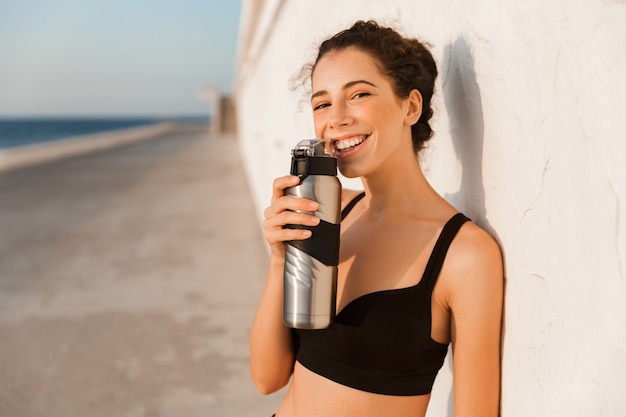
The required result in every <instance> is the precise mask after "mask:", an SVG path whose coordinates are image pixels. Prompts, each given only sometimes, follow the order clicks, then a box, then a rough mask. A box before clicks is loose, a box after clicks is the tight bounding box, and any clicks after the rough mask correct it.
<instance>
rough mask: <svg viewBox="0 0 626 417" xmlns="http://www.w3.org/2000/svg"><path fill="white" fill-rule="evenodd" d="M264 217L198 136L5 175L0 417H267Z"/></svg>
mask: <svg viewBox="0 0 626 417" xmlns="http://www.w3.org/2000/svg"><path fill="white" fill-rule="evenodd" d="M258 218H259V216H258V213H257V212H256V209H255V208H254V207H253V205H252V200H251V198H250V195H249V190H248V186H247V184H246V180H245V177H244V173H243V170H242V166H241V160H240V157H239V153H238V145H237V141H236V137H234V136H232V135H210V134H209V133H208V126H205V125H203V124H200V125H194V124H181V125H179V126H178V128H177V129H176V130H174V131H173V132H172V133H169V134H167V135H165V136H162V137H159V138H155V139H151V140H149V141H144V142H140V143H135V144H131V145H125V146H121V147H117V148H115V149H110V150H106V151H102V152H99V153H95V154H90V155H85V156H80V157H74V158H71V159H65V160H61V161H56V162H51V163H47V164H42V165H39V166H36V167H32V168H27V169H21V170H16V171H11V172H5V173H2V174H0V375H2V377H1V378H0V416H12V417H15V416H29V417H37V416H46V417H56V416H59V417H61V416H62V417H73V416H76V417H86V416H88V417H100V416H102V417H113V416H115V417H135V416H137V417H139V416H163V417H165V416H167V417H177V416H181V417H182V416H186V417H193V416H204V417H211V416H215V417H217V416H220V417H222V416H239V417H246V416H250V417H251V416H270V415H271V414H272V413H273V412H275V410H276V407H277V405H278V401H279V397H280V395H281V394H278V395H274V396H270V397H263V396H261V395H260V394H258V393H257V392H256V390H255V388H254V387H253V385H252V382H251V380H250V377H249V370H248V345H247V343H248V342H247V339H248V331H249V327H250V322H251V320H252V316H253V314H254V310H255V308H256V304H257V302H258V299H259V297H260V293H261V291H262V286H263V283H264V279H265V270H266V268H267V251H266V248H265V246H264V243H263V239H262V236H261V228H260V225H259V222H258Z"/></svg>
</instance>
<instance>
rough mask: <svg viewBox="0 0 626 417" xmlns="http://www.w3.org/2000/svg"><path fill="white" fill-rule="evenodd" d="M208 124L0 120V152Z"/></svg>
mask: <svg viewBox="0 0 626 417" xmlns="http://www.w3.org/2000/svg"><path fill="white" fill-rule="evenodd" d="M204 120H206V121H207V122H208V121H209V117H208V116H184V117H161V116H158V117H151V116H144V117H128V116H119V117H115V116H102V117H99V116H49V117H26V116H24V117H2V116H0V149H6V148H14V147H19V146H24V145H30V144H34V143H42V142H49V141H54V140H60V139H65V138H69V137H73V136H79V135H89V134H93V133H102V132H108V131H116V130H120V129H127V128H131V127H138V126H146V125H151V124H156V123H162V122H168V121H204Z"/></svg>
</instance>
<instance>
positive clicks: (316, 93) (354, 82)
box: [311, 80, 377, 100]
mask: <svg viewBox="0 0 626 417" xmlns="http://www.w3.org/2000/svg"><path fill="white" fill-rule="evenodd" d="M357 84H367V85H370V86H372V87H374V88H377V87H376V84H373V83H371V82H369V81H367V80H355V81H349V82H347V83H345V84H344V86H343V87H342V90H345V89H347V88H350V87H353V86H355V85H357ZM325 94H328V91H326V90H320V91H316V92H315V93H313V94H312V95H311V100H313V99H314V98H315V97H319V96H323V95H325Z"/></svg>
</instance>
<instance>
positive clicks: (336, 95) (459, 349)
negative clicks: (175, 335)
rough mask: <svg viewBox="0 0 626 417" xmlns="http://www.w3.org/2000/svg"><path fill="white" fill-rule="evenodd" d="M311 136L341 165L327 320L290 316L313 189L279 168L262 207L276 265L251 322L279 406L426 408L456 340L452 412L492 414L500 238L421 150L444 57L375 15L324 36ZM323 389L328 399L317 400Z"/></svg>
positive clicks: (401, 412) (361, 411)
mask: <svg viewBox="0 0 626 417" xmlns="http://www.w3.org/2000/svg"><path fill="white" fill-rule="evenodd" d="M309 74H310V77H311V87H312V95H311V106H312V109H313V121H314V127H315V133H316V135H317V136H318V137H319V138H321V139H324V140H327V141H329V142H330V143H331V144H332V146H333V147H334V149H335V153H336V156H337V160H338V167H339V169H340V171H341V173H342V174H343V175H344V176H346V177H354V178H356V177H358V178H360V179H361V181H362V183H363V187H364V189H365V192H364V193H358V192H354V191H349V190H348V191H345V194H346V199H345V201H344V213H343V214H344V215H343V219H342V223H341V248H340V259H339V266H338V278H337V284H338V285H337V305H336V308H337V311H338V312H339V313H338V314H337V317H336V319H335V321H334V322H333V323H332V324H331V325H330V326H329V327H328V328H327V329H322V330H300V329H298V330H294V329H289V328H287V327H285V325H284V324H283V323H282V320H281V317H282V291H283V289H282V272H283V267H284V257H285V241H288V240H302V239H307V238H308V237H309V236H308V235H305V234H304V233H303V231H302V230H297V229H286V228H285V227H284V226H285V225H287V224H300V225H304V226H313V225H315V224H317V223H318V222H319V219H318V218H317V217H315V216H314V215H311V214H309V213H311V210H315V207H316V205H317V203H316V202H315V201H310V200H306V199H303V198H293V197H290V196H287V195H286V194H285V189H286V188H288V187H292V186H294V185H296V184H297V183H298V182H299V179H298V178H297V177H293V176H286V177H281V178H277V179H276V180H275V181H274V183H273V195H272V201H271V205H270V207H268V208H267V209H266V210H265V213H264V214H265V222H264V229H265V238H266V240H267V242H268V244H269V246H270V248H271V261H270V270H269V273H268V277H267V281H266V287H265V291H264V293H263V296H262V298H261V302H260V304H259V307H258V309H257V313H256V316H255V319H254V322H253V325H252V330H251V335H250V352H251V367H252V375H253V379H254V381H255V383H256V384H257V386H258V388H259V390H260V391H261V392H263V393H271V392H274V391H276V390H278V389H280V388H282V387H283V386H284V385H286V384H287V383H288V382H289V380H290V379H291V383H290V385H289V389H288V391H287V394H286V397H285V399H284V401H283V403H282V404H281V406H280V408H279V410H278V413H277V414H276V415H277V417H293V416H296V415H298V416H304V417H321V416H324V417H328V416H330V417H332V416H337V417H338V416H347V415H349V416H353V415H355V416H356V415H358V416H363V417H369V416H372V417H374V416H377V417H378V416H381V415H384V416H387V417H408V416H420V417H424V416H425V414H426V410H427V407H428V402H429V399H430V392H431V389H432V385H433V381H434V379H435V377H436V375H437V373H438V371H439V369H440V368H441V366H442V364H443V361H444V358H445V356H446V353H447V346H448V344H450V343H451V344H452V349H453V351H454V357H453V366H454V380H455V389H454V403H455V414H458V415H463V416H484V417H489V416H496V415H497V414H498V403H499V388H500V382H499V377H500V369H499V367H500V320H501V314H502V296H503V277H502V275H503V271H502V259H501V254H500V249H499V247H498V245H497V244H496V242H495V241H494V239H493V238H492V237H491V236H489V235H488V234H487V233H486V232H484V231H483V230H481V229H480V228H479V227H478V226H476V225H475V224H473V223H472V222H470V221H468V220H469V219H467V218H466V217H465V216H464V215H463V214H461V213H459V212H458V211H457V210H456V209H455V208H454V207H453V206H451V205H450V204H449V203H448V202H446V201H445V200H444V199H443V198H442V197H441V196H440V195H438V194H437V193H436V192H435V190H434V189H433V188H432V187H431V186H430V184H429V183H428V181H427V180H426V178H425V176H424V174H423V172H422V169H421V167H420V163H419V160H418V158H417V157H416V152H419V151H420V150H421V149H422V148H423V146H424V144H425V143H426V141H428V140H429V139H430V138H431V136H432V129H431V128H430V125H429V120H430V118H431V116H432V110H431V108H430V100H431V97H432V94H433V85H434V82H435V78H436V76H437V69H436V65H435V62H434V60H433V57H432V55H431V54H430V52H429V51H428V49H427V48H426V47H425V46H424V45H423V44H422V43H420V42H419V41H418V40H416V39H408V38H404V37H402V36H401V35H399V34H398V33H397V32H396V31H394V30H392V29H390V28H387V27H382V26H379V25H378V24H377V23H375V22H371V21H370V22H363V21H359V22H357V23H355V24H354V26H352V27H351V28H349V29H348V30H345V31H342V32H340V33H338V34H337V35H335V36H334V37H332V38H330V39H328V40H327V41H325V42H323V43H322V45H321V47H320V49H319V54H318V57H317V59H316V61H315V63H314V64H313V65H312V66H310V72H309ZM321 399H323V400H321Z"/></svg>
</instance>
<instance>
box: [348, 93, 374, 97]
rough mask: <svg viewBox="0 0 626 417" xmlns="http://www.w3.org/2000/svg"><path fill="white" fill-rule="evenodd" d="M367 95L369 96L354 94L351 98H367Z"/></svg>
mask: <svg viewBox="0 0 626 417" xmlns="http://www.w3.org/2000/svg"><path fill="white" fill-rule="evenodd" d="M369 95H370V93H366V92H361V93H356V94H355V95H353V96H352V98H363V97H367V96H369Z"/></svg>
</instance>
